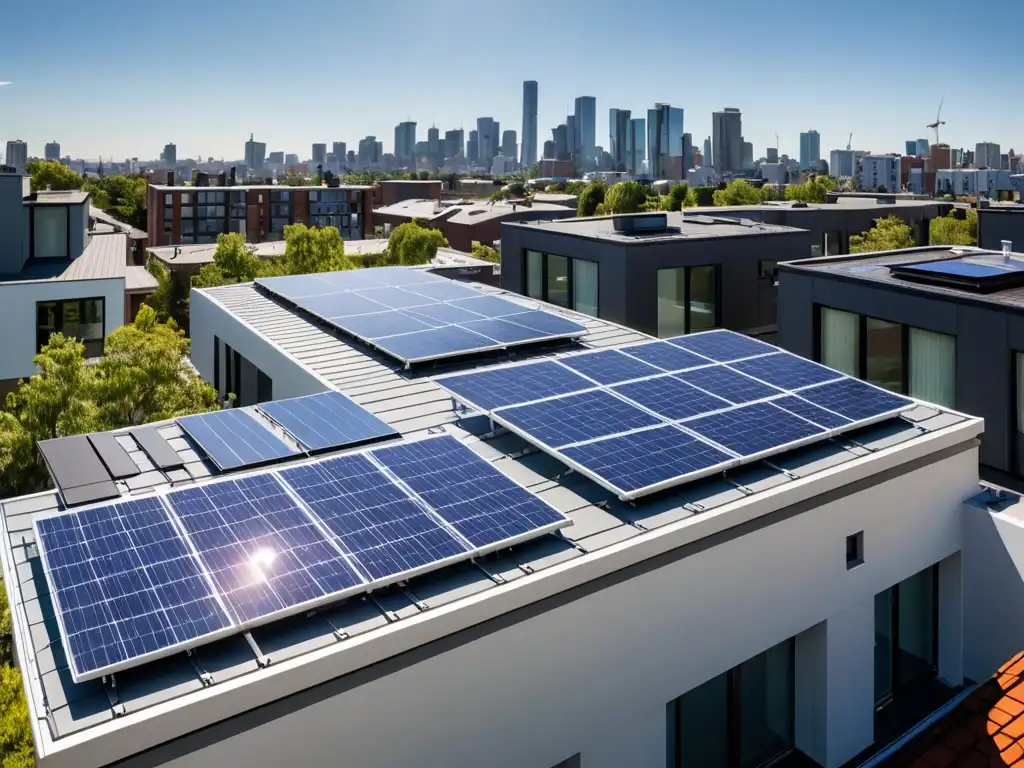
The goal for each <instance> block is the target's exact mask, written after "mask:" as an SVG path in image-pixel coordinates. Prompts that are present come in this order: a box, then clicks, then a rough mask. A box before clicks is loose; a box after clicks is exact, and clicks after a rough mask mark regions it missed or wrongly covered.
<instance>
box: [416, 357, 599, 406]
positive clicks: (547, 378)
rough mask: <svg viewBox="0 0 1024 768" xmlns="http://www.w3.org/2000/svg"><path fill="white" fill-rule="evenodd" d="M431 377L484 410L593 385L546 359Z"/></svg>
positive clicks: (467, 401)
mask: <svg viewBox="0 0 1024 768" xmlns="http://www.w3.org/2000/svg"><path fill="white" fill-rule="evenodd" d="M435 381H436V382H437V383H438V384H440V385H441V386H442V387H444V388H445V389H447V390H448V391H449V392H451V393H452V394H453V395H455V396H456V397H458V398H459V400H461V401H462V402H464V403H467V404H468V405H469V406H470V407H472V408H477V409H480V410H485V411H491V410H494V409H495V408H502V407H504V406H506V405H518V404H520V403H528V402H530V401H532V400H540V399H542V398H546V397H555V396H557V395H567V394H570V393H572V392H582V391H583V390H585V389H591V388H593V387H594V384H593V382H590V381H588V380H587V379H585V378H583V377H582V376H580V375H579V374H577V373H574V372H573V371H571V370H569V369H568V368H565V367H563V366H561V365H559V364H558V363H555V362H552V361H550V360H542V361H540V362H537V363H528V364H526V365H514V366H507V367H502V368H492V369H489V370H483V371H473V372H470V373H463V374H459V375H455V376H441V377H438V378H437V379H435Z"/></svg>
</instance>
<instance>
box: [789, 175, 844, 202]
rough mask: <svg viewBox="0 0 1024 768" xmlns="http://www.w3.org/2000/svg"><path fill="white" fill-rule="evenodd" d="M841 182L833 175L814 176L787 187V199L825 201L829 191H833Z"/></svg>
mask: <svg viewBox="0 0 1024 768" xmlns="http://www.w3.org/2000/svg"><path fill="white" fill-rule="evenodd" d="M838 186H839V182H838V181H836V180H835V179H833V178H832V177H831V176H812V177H811V178H809V179H807V181H805V182H803V183H801V184H790V185H789V186H788V187H786V199H787V200H797V201H800V202H803V203H824V202H825V201H826V199H827V196H828V193H829V192H833V191H834V190H835V189H836V188H837V187H838Z"/></svg>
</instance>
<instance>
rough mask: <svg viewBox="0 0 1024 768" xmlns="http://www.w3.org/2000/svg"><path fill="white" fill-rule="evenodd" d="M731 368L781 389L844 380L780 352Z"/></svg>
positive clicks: (813, 364) (802, 359)
mask: <svg viewBox="0 0 1024 768" xmlns="http://www.w3.org/2000/svg"><path fill="white" fill-rule="evenodd" d="M729 367H730V368H735V369H736V370H738V371H742V372H743V373H745V374H747V375H748V376H753V377H754V378H755V379H760V380H761V381H766V382H768V383H769V384H771V385H773V386H776V387H778V388H779V389H799V388H800V387H807V386H810V385H812V384H821V383H823V382H826V381H834V380H836V379H839V378H842V376H843V374H841V373H839V372H838V371H834V370H832V369H831V368H826V367H825V366H823V365H818V364H817V363H812V362H811V361H810V360H805V359H804V358H802V357H797V356H796V355H791V354H789V353H788V352H779V353H777V354H774V355H767V356H766V357H755V358H752V359H750V360H741V361H739V362H737V363H732V364H731V365H730V366H729Z"/></svg>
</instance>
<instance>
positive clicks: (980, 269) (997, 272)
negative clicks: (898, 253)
mask: <svg viewBox="0 0 1024 768" xmlns="http://www.w3.org/2000/svg"><path fill="white" fill-rule="evenodd" d="M900 269H901V270H902V271H904V272H911V271H912V272H929V273H933V274H943V275H956V276H957V277H980V278H986V277H1002V276H1003V275H1006V274H1011V273H1014V272H1024V263H1021V262H1019V261H1010V262H989V263H975V262H970V261H966V260H964V259H947V260H944V261H931V262H927V263H924V264H908V265H906V266H901V267H900Z"/></svg>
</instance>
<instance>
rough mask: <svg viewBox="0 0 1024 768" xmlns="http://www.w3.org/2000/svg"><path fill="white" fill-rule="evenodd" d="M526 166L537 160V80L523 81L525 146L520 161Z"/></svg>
mask: <svg viewBox="0 0 1024 768" xmlns="http://www.w3.org/2000/svg"><path fill="white" fill-rule="evenodd" d="M519 162H520V163H521V164H522V166H523V167H524V168H525V167H527V166H530V165H533V164H535V163H536V162H537V81H536V80H525V81H523V146H522V156H521V158H520V161H519Z"/></svg>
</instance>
